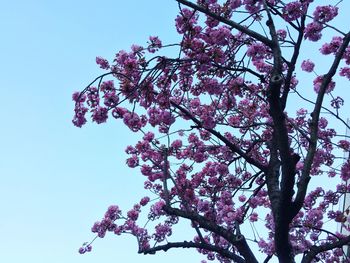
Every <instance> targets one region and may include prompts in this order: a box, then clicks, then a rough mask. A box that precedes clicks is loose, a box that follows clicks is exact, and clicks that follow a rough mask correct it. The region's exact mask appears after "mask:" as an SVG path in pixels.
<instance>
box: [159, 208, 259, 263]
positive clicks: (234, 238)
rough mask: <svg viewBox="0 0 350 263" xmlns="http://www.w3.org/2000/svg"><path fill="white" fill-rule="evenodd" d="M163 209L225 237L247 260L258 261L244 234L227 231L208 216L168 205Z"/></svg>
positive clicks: (250, 262)
mask: <svg viewBox="0 0 350 263" xmlns="http://www.w3.org/2000/svg"><path fill="white" fill-rule="evenodd" d="M163 210H164V211H165V212H166V213H168V214H169V215H175V216H179V217H182V218H187V219H190V220H193V221H195V222H197V223H198V225H199V226H200V227H202V228H204V229H207V230H209V231H211V232H214V233H215V234H217V235H219V236H221V237H223V238H225V239H226V240H227V241H228V242H230V243H231V244H232V245H233V246H235V247H236V248H237V250H238V252H239V253H240V254H241V255H242V256H243V257H244V259H245V260H246V261H247V262H249V263H258V261H257V260H256V258H255V256H254V254H253V252H252V251H251V249H250V247H249V245H248V243H247V241H246V239H245V237H244V236H243V235H235V234H233V233H232V232H231V231H227V229H225V228H223V227H221V226H219V225H217V224H216V223H214V222H211V221H209V220H208V219H207V218H206V217H204V216H201V215H199V214H197V213H195V212H191V211H183V210H180V209H178V208H172V207H170V206H167V205H165V206H164V207H163Z"/></svg>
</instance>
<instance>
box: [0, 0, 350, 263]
mask: <svg viewBox="0 0 350 263" xmlns="http://www.w3.org/2000/svg"><path fill="white" fill-rule="evenodd" d="M176 13H177V4H176V3H175V1H173V0H152V1H121V0H118V1H106V0H102V1H98V2H97V1H80V0H79V1H68V0H62V1H39V0H37V1H35V0H30V1H24V0H22V1H21V0H17V1H1V8H0V32H1V36H2V37H1V41H0V55H1V62H2V63H0V72H1V73H0V76H1V79H0V80H1V84H0V92H1V93H0V94H1V98H2V100H1V103H0V112H1V113H2V114H1V123H2V124H1V129H0V237H1V238H0V261H1V262H9V263H12V262H14V263H17V262H24V261H25V262H26V263H32V262H35V263H44V262H45V263H46V262H50V263H58V262H74V263H90V262H99V261H103V260H110V261H112V262H138V261H141V260H142V261H143V262H145V263H147V262H153V263H157V262H164V260H167V262H169V263H171V262H178V261H179V259H180V260H185V261H186V262H199V259H200V258H201V257H200V256H198V255H197V254H196V252H194V251H189V250H180V251H179V250H177V251H173V252H170V253H167V254H165V253H160V254H157V255H156V256H140V255H137V253H136V251H137V245H136V242H135V240H134V239H133V238H129V237H125V236H124V237H115V236H112V235H110V236H107V237H106V238H105V240H98V241H97V242H95V243H94V248H93V249H94V252H92V253H90V254H86V255H83V256H81V255H79V254H78V253H77V250H78V248H79V246H80V245H81V243H83V242H84V241H89V240H90V239H92V238H93V235H92V234H91V233H90V227H91V226H92V224H93V222H94V221H96V220H98V219H100V218H101V216H102V215H103V214H104V212H105V210H106V208H107V207H108V206H109V205H110V204H119V205H120V206H121V207H122V208H124V209H127V208H129V207H130V206H132V205H133V202H134V201H137V200H139V198H140V197H142V196H143V195H144V194H145V193H144V192H142V189H143V181H142V177H141V176H139V175H138V172H137V170H129V169H127V168H126V167H125V165H124V163H125V157H126V156H125V154H124V149H125V146H126V145H127V144H132V143H133V142H135V141H136V140H137V137H136V136H133V134H130V132H129V131H128V130H127V129H126V128H124V127H123V125H122V124H121V123H118V122H109V123H108V124H106V125H99V126H97V125H93V124H88V125H86V126H85V127H84V128H82V129H78V128H75V127H73V125H72V124H71V118H72V113H73V106H74V105H73V103H72V101H71V94H72V92H73V91H75V90H81V89H82V88H83V87H85V85H86V84H87V83H89V81H90V80H92V79H93V78H94V77H95V76H97V75H98V74H100V73H101V71H100V70H99V68H98V67H97V66H96V65H95V62H94V61H95V57H96V56H103V57H106V58H112V57H113V56H114V54H115V53H116V52H117V51H118V50H120V49H128V48H129V46H130V45H131V44H133V43H137V44H145V43H146V41H147V39H148V36H149V35H158V36H160V38H161V39H163V40H166V41H165V42H167V43H171V42H173V41H174V40H176V39H177V35H176V32H175V28H174V18H175V16H176ZM348 88H349V87H348ZM180 231H181V230H180ZM182 231H184V232H188V229H186V228H184V229H183V230H182Z"/></svg>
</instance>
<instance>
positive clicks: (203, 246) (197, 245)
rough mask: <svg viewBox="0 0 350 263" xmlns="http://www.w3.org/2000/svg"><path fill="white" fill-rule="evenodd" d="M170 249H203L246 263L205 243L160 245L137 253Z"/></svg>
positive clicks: (150, 252) (239, 262)
mask: <svg viewBox="0 0 350 263" xmlns="http://www.w3.org/2000/svg"><path fill="white" fill-rule="evenodd" d="M171 248H198V249H205V250H208V251H212V252H216V253H218V254H220V255H221V256H223V257H226V258H229V259H232V260H233V261H234V262H237V263H246V261H245V260H244V259H243V258H242V257H240V256H238V255H236V254H234V253H232V252H230V251H228V250H227V249H224V248H221V247H219V246H213V245H210V244H207V243H195V242H192V241H183V242H169V243H167V244H166V245H160V246H156V247H152V248H149V249H145V250H141V251H139V253H143V254H145V255H147V254H155V253H156V252H158V251H161V250H163V251H164V252H166V251H168V250H169V249H171Z"/></svg>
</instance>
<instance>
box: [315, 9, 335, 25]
mask: <svg viewBox="0 0 350 263" xmlns="http://www.w3.org/2000/svg"><path fill="white" fill-rule="evenodd" d="M337 15H338V7H336V6H331V5H328V6H317V7H316V10H315V11H314V19H315V20H316V21H319V22H322V23H326V22H329V21H331V20H332V19H333V18H334V17H336V16H337Z"/></svg>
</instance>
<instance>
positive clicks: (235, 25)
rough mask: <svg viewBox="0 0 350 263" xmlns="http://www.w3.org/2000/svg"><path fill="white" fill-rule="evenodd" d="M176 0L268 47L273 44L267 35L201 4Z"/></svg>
mask: <svg viewBox="0 0 350 263" xmlns="http://www.w3.org/2000/svg"><path fill="white" fill-rule="evenodd" d="M176 1H177V2H178V3H181V4H183V5H185V6H188V7H191V8H192V9H194V10H196V11H199V12H201V13H203V14H206V15H207V16H210V17H212V18H214V19H216V20H218V21H220V22H222V23H224V24H226V25H228V26H231V27H233V28H234V29H237V30H238V31H240V32H242V33H244V34H246V35H248V36H250V37H252V38H255V39H256V40H259V41H261V42H262V43H264V44H265V45H266V46H268V47H272V46H273V42H272V41H271V40H270V39H268V38H267V37H265V36H263V35H261V34H259V33H257V32H255V31H253V30H250V29H249V28H247V27H245V26H243V25H241V24H239V23H236V22H234V21H232V20H229V19H227V18H224V17H222V16H220V15H217V14H215V13H213V12H211V11H210V10H208V9H207V8H204V7H202V6H199V5H197V4H194V3H192V2H190V1H187V0H176Z"/></svg>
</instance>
